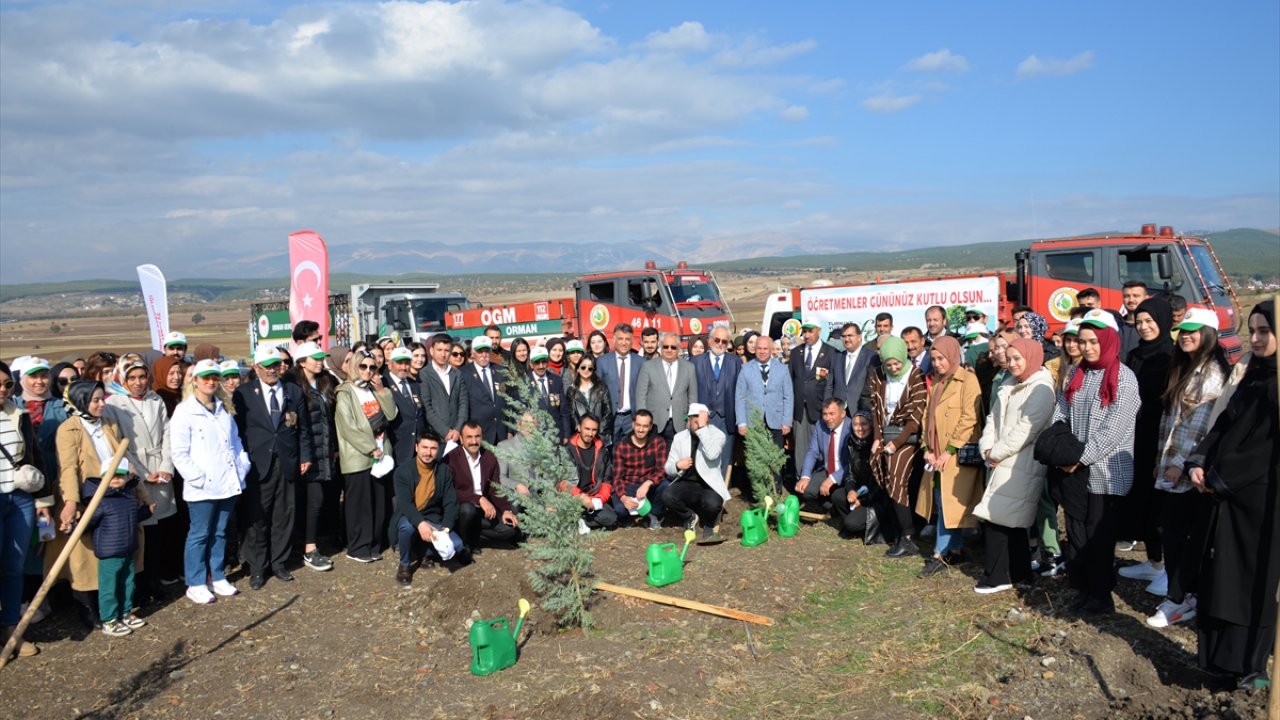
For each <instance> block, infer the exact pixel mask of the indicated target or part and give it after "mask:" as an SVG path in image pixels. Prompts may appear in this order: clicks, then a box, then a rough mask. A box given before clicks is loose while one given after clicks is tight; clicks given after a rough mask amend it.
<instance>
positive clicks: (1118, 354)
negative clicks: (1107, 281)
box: [0, 283, 1280, 686]
mask: <svg viewBox="0 0 1280 720" xmlns="http://www.w3.org/2000/svg"><path fill="white" fill-rule="evenodd" d="M1123 297H1124V305H1123V307H1122V308H1119V309H1117V310H1111V309H1107V308H1102V307H1100V306H1099V305H1100V302H1099V301H1100V294H1099V293H1098V292H1096V291H1089V290H1086V291H1082V292H1080V293H1079V294H1078V299H1079V307H1077V308H1076V309H1075V310H1074V311H1073V312H1072V319H1071V320H1070V322H1068V323H1067V324H1066V327H1065V328H1063V329H1062V330H1061V331H1060V332H1057V333H1051V332H1050V328H1049V323H1048V322H1047V321H1046V319H1045V318H1044V317H1042V316H1040V315H1039V314H1037V313H1035V312H1034V311H1033V310H1032V309H1031V308H1029V307H1019V308H1016V309H1015V310H1014V311H1013V313H1012V318H1011V321H1010V322H1008V323H1007V324H1006V323H994V324H989V320H988V318H986V317H985V315H984V314H983V313H982V312H981V311H980V310H978V309H976V308H973V309H970V310H969V312H968V313H967V314H966V318H965V324H964V325H963V326H962V327H959V328H949V327H948V324H947V313H946V311H945V309H944V308H941V307H932V308H929V309H928V311H927V312H926V313H925V327H924V328H918V327H906V328H903V329H902V330H901V331H895V328H894V319H893V317H892V316H891V315H889V314H888V313H882V314H881V315H879V316H877V317H876V319H875V322H874V335H873V336H872V333H871V332H867V335H868V336H869V337H866V338H864V337H863V329H862V327H861V326H860V325H858V324H857V323H847V324H845V325H843V326H842V327H840V328H838V329H836V330H834V331H832V332H831V334H830V336H829V337H828V338H826V339H824V338H823V337H822V328H821V327H820V326H818V325H817V324H815V323H811V322H805V323H803V324H802V325H801V332H800V335H799V336H798V337H794V338H792V337H788V336H785V335H784V336H782V337H780V338H776V339H774V338H770V337H767V336H762V335H759V334H757V333H755V332H751V331H744V332H742V333H740V334H738V335H736V336H735V335H734V334H733V333H732V332H731V331H730V328H729V327H728V326H727V325H722V324H717V325H716V326H715V327H713V328H712V330H711V331H710V333H709V334H708V335H706V336H700V337H695V338H692V339H683V340H682V338H681V337H679V336H678V335H676V334H673V333H660V332H658V331H657V330H655V329H653V328H643V329H640V330H638V331H637V329H634V328H632V327H630V326H628V325H618V326H616V327H614V328H612V331H611V332H610V333H605V332H601V331H594V332H592V333H591V334H590V335H588V336H587V337H586V338H585V340H580V339H575V338H555V339H551V340H549V341H547V342H545V343H530V342H528V341H527V340H525V339H523V338H503V337H502V333H501V330H500V328H498V327H496V326H490V327H489V328H487V329H486V330H485V331H484V333H483V334H482V335H479V336H477V337H475V338H473V339H471V340H469V341H465V342H464V341H459V340H458V339H456V338H453V337H450V336H448V335H445V334H440V335H436V336H434V337H431V338H430V339H429V340H428V341H427V342H426V343H422V344H420V343H417V342H409V343H407V344H402V343H400V342H399V341H398V339H397V338H394V337H384V338H379V339H378V340H377V341H376V342H373V343H364V342H359V343H356V344H355V345H354V346H352V347H350V348H346V347H338V348H331V349H329V350H328V351H326V350H325V349H323V348H322V347H321V345H320V344H319V343H320V341H321V333H320V329H319V327H318V326H317V325H316V324H315V323H311V322H302V323H299V324H298V325H297V326H296V327H295V328H294V333H293V342H292V343H291V344H289V345H287V346H281V347H271V346H269V345H268V344H265V343H263V344H260V345H259V346H258V348H257V349H256V350H255V352H254V354H253V358H252V362H251V364H250V363H244V364H241V363H239V362H236V361H234V360H228V359H226V358H224V357H222V356H221V354H220V352H219V351H218V348H216V347H212V346H209V345H202V346H196V347H195V348H194V349H193V351H192V352H188V350H189V348H188V344H187V340H186V338H185V336H183V334H182V333H178V332H173V333H170V334H169V336H168V337H167V338H166V341H165V344H164V350H163V352H162V353H160V352H155V351H148V352H145V353H125V354H124V355H120V356H117V355H115V354H113V353H111V352H106V351H102V352H97V353H94V354H92V355H91V356H89V357H88V358H86V359H83V360H82V359H79V358H75V359H72V360H70V361H68V362H62V363H58V364H55V365H51V364H50V363H49V362H48V361H46V360H44V359H42V358H39V357H33V356H23V357H20V358H16V359H15V360H13V361H12V362H11V363H9V364H3V363H0V448H3V450H4V453H3V457H0V533H2V534H0V539H2V540H3V557H2V558H0V559H2V569H3V575H2V576H0V626H2V627H4V628H5V633H6V635H7V633H8V632H10V631H11V629H12V627H13V626H14V625H15V624H16V622H17V620H18V618H19V616H20V612H21V609H22V608H23V607H24V602H26V601H30V600H31V599H32V596H33V595H34V588H35V587H36V586H38V585H39V583H40V581H41V578H42V576H43V575H44V574H45V573H46V572H47V571H48V570H49V569H50V566H51V565H52V562H53V559H54V558H56V557H57V556H58V554H59V551H60V550H61V548H62V547H63V546H64V545H65V544H66V543H67V542H68V540H69V534H70V533H71V532H72V529H73V528H74V527H76V525H77V523H87V528H86V532H84V533H83V534H82V535H81V536H80V538H79V540H78V543H77V545H76V547H75V548H74V549H73V551H72V552H71V555H70V561H69V562H68V563H67V564H66V566H65V568H64V569H63V571H62V572H63V574H64V575H65V576H66V579H67V580H69V587H70V591H71V597H72V598H74V601H75V602H74V606H75V607H77V608H78V609H79V611H80V614H81V617H82V619H83V621H84V623H85V624H86V625H87V626H89V627H93V628H101V630H102V631H103V632H105V633H107V634H109V635H113V636H124V635H128V634H130V633H131V632H134V631H136V630H138V629H139V628H141V627H143V626H145V624H146V620H145V619H144V618H142V617H139V615H138V613H137V612H136V609H137V608H138V607H139V606H140V605H141V604H142V602H143V601H144V600H145V599H146V598H147V597H149V596H152V595H154V594H156V593H158V592H161V591H162V589H163V588H164V587H165V586H176V585H178V584H179V583H181V584H183V585H184V586H185V588H186V591H185V592H186V597H187V598H188V599H189V600H190V601H191V602H193V603H195V604H208V603H212V602H215V601H216V600H217V598H218V597H225V596H231V595H235V594H236V593H238V592H239V588H237V587H236V585H235V584H234V583H233V582H231V580H230V579H229V578H228V576H227V570H228V568H230V567H234V566H236V565H242V566H243V568H244V570H245V574H246V575H247V577H248V579H249V582H248V585H249V587H250V588H252V589H254V590H257V589H260V588H262V587H263V586H264V585H265V584H266V583H267V581H268V578H269V577H271V578H274V579H275V580H276V581H280V582H290V581H292V580H293V579H294V578H293V575H292V570H293V569H296V568H297V567H298V562H297V560H296V558H297V557H298V556H299V555H300V559H301V565H302V566H304V567H306V568H309V569H311V570H314V571H318V572H325V571H330V570H332V569H333V568H334V567H335V564H334V562H333V558H332V557H331V556H330V555H326V554H325V553H324V552H322V550H321V548H322V546H323V547H326V548H327V549H329V550H330V551H342V552H344V553H345V558H346V559H347V560H349V561H353V562H358V563H371V562H376V561H379V560H381V559H382V558H383V557H384V555H386V554H387V550H389V549H390V548H392V547H395V548H396V549H397V552H396V553H395V554H396V556H397V558H398V562H397V564H396V568H395V581H396V582H397V583H399V584H401V585H410V584H411V583H412V581H413V575H414V570H415V569H416V568H417V567H418V566H419V564H420V563H421V562H427V561H431V562H442V563H446V564H448V565H449V566H450V567H457V566H462V565H466V564H469V563H472V562H474V561H475V555H477V554H479V553H480V552H481V551H482V548H484V547H488V546H494V545H498V546H510V545H513V544H516V543H519V542H520V541H521V539H522V532H521V528H520V510H521V507H522V506H523V504H525V503H529V502H532V501H534V498H533V495H534V494H535V491H534V490H533V489H532V488H531V478H530V474H529V473H530V470H529V468H528V467H525V466H524V464H523V463H521V462H518V461H513V458H519V457H521V448H522V447H523V445H524V443H525V442H526V441H527V438H528V437H529V436H530V435H531V434H532V433H534V432H538V428H539V423H538V421H537V419H536V418H535V413H534V411H533V408H536V409H537V410H539V411H541V412H543V413H546V417H549V418H550V419H551V420H550V432H553V433H555V434H556V435H557V439H558V440H559V441H560V442H561V443H562V444H563V447H564V448H565V451H566V454H567V456H568V458H569V459H570V460H571V462H572V465H573V467H574V468H575V469H576V476H575V477H568V478H563V479H561V480H562V481H563V482H562V483H561V484H560V487H559V489H560V490H561V491H564V492H568V493H570V494H571V495H573V496H574V497H575V498H576V499H577V500H578V501H579V502H580V503H581V504H582V516H581V521H580V523H579V529H580V531H581V532H591V531H593V530H602V529H611V528H617V527H622V526H633V525H634V526H639V527H647V528H658V527H661V526H662V525H663V524H664V523H666V524H670V525H678V526H683V527H685V528H688V529H695V530H697V531H698V536H699V541H700V542H703V543H707V544H714V543H718V542H721V541H722V540H723V539H724V538H723V536H722V535H721V524H722V517H723V514H724V505H725V502H726V501H727V500H728V499H729V498H730V480H731V479H736V480H740V481H741V480H743V479H744V476H745V472H743V471H742V454H743V453H742V447H743V444H744V443H742V442H741V438H743V437H744V436H745V435H746V434H747V433H748V431H749V430H750V429H751V428H750V426H751V424H752V423H753V422H758V423H761V424H762V427H761V428H758V429H756V432H763V433H765V434H766V435H767V436H768V437H771V438H772V440H773V442H775V443H776V444H777V445H778V446H779V447H781V448H784V449H785V450H786V451H787V452H788V453H789V460H788V463H787V465H786V466H785V467H784V469H783V471H782V472H780V473H779V474H778V476H777V477H776V478H775V488H776V489H777V490H778V491H779V492H789V493H793V494H795V495H797V496H799V498H800V499H801V500H802V501H803V503H804V504H805V505H807V506H808V507H809V508H810V509H811V510H814V511H817V512H829V513H830V515H831V522H832V523H833V525H834V526H835V527H836V528H837V530H838V531H839V533H840V535H841V536H842V537H846V538H861V539H862V540H863V541H864V542H866V543H868V544H873V543H884V544H885V545H887V546H888V547H887V549H886V551H885V553H884V554H885V555H886V557H887V558H889V559H890V561H896V560H901V559H904V558H911V557H915V558H921V559H922V560H923V565H922V567H921V569H920V571H919V576H920V577H921V578H930V577H935V576H938V575H941V574H944V573H947V572H948V571H949V570H950V569H951V568H952V567H954V566H955V565H957V563H961V562H964V561H965V560H966V553H967V548H966V545H967V544H973V543H976V542H981V544H982V545H983V550H984V551H983V552H982V569H981V573H980V577H979V579H978V581H977V584H976V585H975V586H974V590H975V591H976V592H978V593H984V594H990V593H999V592H1005V591H1010V590H1014V589H1016V588H1019V587H1025V586H1027V585H1028V584H1030V583H1031V582H1033V581H1035V580H1036V579H1037V578H1040V577H1053V576H1058V575H1065V576H1066V577H1067V578H1068V581H1069V583H1070V585H1071V586H1072V587H1073V588H1074V589H1075V590H1076V591H1077V592H1078V594H1077V597H1076V599H1075V600H1074V602H1073V603H1072V605H1071V606H1070V607H1069V610H1070V611H1071V612H1075V613H1079V614H1082V615H1086V616H1087V615H1101V614H1106V613H1110V612H1112V611H1113V610H1114V601H1113V595H1112V591H1113V588H1114V587H1115V584H1116V582H1117V577H1120V578H1122V579H1136V580H1140V581H1143V582H1145V583H1147V584H1146V585H1145V588H1146V589H1147V590H1148V591H1149V592H1151V593H1152V594H1153V595H1154V596H1156V597H1157V598H1159V600H1158V601H1157V600H1153V601H1152V613H1151V615H1150V617H1149V618H1148V620H1147V622H1148V623H1149V624H1150V625H1152V626H1154V627H1166V626H1168V625H1171V624H1175V623H1179V622H1185V621H1188V620H1191V619H1192V618H1195V619H1196V620H1197V627H1198V631H1199V638H1200V644H1199V653H1200V660H1201V663H1202V665H1203V666H1204V667H1205V668H1207V669H1211V670H1215V671H1218V672H1222V673H1225V674H1230V675H1232V676H1234V677H1235V678H1237V679H1238V680H1239V682H1240V684H1241V685H1242V686H1252V685H1254V684H1257V683H1260V682H1265V681H1266V660H1267V657H1268V654H1269V652H1270V649H1271V645H1272V641H1273V637H1274V632H1275V628H1274V619H1275V617H1276V592H1275V590H1276V586H1277V581H1278V580H1280V554H1277V553H1276V552H1274V550H1275V546H1276V543H1277V538H1276V532H1275V526H1274V519H1275V515H1276V512H1275V511H1276V509H1277V508H1276V504H1277V477H1276V473H1277V464H1280V463H1278V459H1280V456H1278V455H1277V432H1278V421H1277V395H1276V356H1275V352H1276V339H1275V334H1274V327H1275V315H1274V307H1273V305H1272V304H1271V303H1270V302H1266V303H1262V304H1259V305H1258V306H1257V307H1255V308H1253V309H1252V311H1251V312H1250V314H1249V316H1248V320H1247V324H1248V339H1249V352H1247V353H1246V354H1244V356H1243V357H1241V358H1240V359H1239V360H1238V361H1236V362H1235V363H1234V364H1231V363H1228V361H1227V358H1226V357H1225V355H1224V353H1223V350H1222V348H1221V346H1220V344H1219V342H1218V330H1219V327H1218V316H1217V315H1216V314H1215V313H1214V312H1213V311H1211V310H1205V309H1201V308H1191V309H1187V305H1186V302H1185V301H1181V299H1180V298H1177V296H1171V297H1170V298H1165V297H1156V296H1152V295H1149V293H1148V291H1147V288H1146V287H1145V286H1142V285H1141V283H1129V284H1128V285H1126V287H1125V289H1124V293H1123ZM637 335H638V336H639V337H636V336H637ZM513 383H518V384H521V385H523V387H524V391H523V392H522V393H521V394H522V395H524V396H527V397H528V398H531V400H530V401H529V403H528V404H529V406H530V410H529V411H528V412H526V413H524V414H523V415H519V414H518V413H513V412H510V408H511V407H513V399H512V398H513V396H514V395H515V393H514V388H513V386H512V384H513ZM126 439H127V440H128V444H127V448H126V449H125V451H124V453H123V460H122V461H121V462H120V463H119V464H118V466H117V468H116V470H115V472H114V473H112V474H110V477H105V478H104V477H103V475H105V474H107V473H106V472H105V471H106V470H107V469H108V468H109V466H110V465H111V464H112V459H113V456H115V455H116V450H117V449H118V448H119V446H120V442H121V441H122V440H126ZM735 466H736V467H738V468H739V471H738V472H737V473H735V472H734V471H733V468H734V467H735ZM104 482H105V483H106V484H107V489H106V490H105V491H103V492H102V493H100V494H101V495H102V500H101V504H99V505H98V508H97V511H96V512H95V513H94V514H93V515H92V516H91V517H85V516H84V515H85V513H84V511H85V509H86V506H87V504H88V503H89V501H90V498H92V497H93V496H94V494H95V492H96V491H98V490H99V488H100V486H101V484H102V483H104ZM735 484H740V485H741V487H742V493H743V494H744V495H746V496H748V498H749V497H750V494H751V487H750V485H749V484H748V483H746V482H740V483H735ZM1060 510H1061V515H1062V516H1063V517H1065V528H1060V527H1059V516H1060V512H1059V511H1060ZM298 516H300V517H298ZM139 528H141V529H140V530H139ZM1063 530H1065V536H1064V537H1060V533H1061V532H1062V531H1063ZM979 537H980V538H981V539H980V540H979ZM1139 541H1140V542H1141V543H1143V549H1144V551H1145V556H1146V560H1145V561H1144V562H1141V563H1138V564H1135V565H1126V566H1124V567H1121V568H1119V571H1118V572H1117V569H1116V549H1117V545H1118V544H1119V545H1120V546H1121V547H1127V548H1133V547H1135V543H1136V542H1139ZM926 547H927V549H925V548H926ZM295 548H297V549H298V550H300V552H295ZM45 612H46V609H45V608H40V609H39V610H38V611H37V615H40V614H43V613H45ZM19 651H20V653H21V654H23V655H29V654H34V653H35V652H36V651H37V649H36V648H35V647H34V645H31V644H30V643H25V642H24V643H22V644H21V645H20V647H19Z"/></svg>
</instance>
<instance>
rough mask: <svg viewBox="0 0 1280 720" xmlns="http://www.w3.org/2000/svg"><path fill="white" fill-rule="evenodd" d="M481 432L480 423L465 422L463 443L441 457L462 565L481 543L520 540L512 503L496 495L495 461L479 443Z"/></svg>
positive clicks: (496, 472)
mask: <svg viewBox="0 0 1280 720" xmlns="http://www.w3.org/2000/svg"><path fill="white" fill-rule="evenodd" d="M483 433H484V429H483V428H481V427H480V423H477V422H472V421H470V420H468V421H467V422H465V423H463V424H462V441H461V442H460V443H459V445H458V447H456V448H454V449H452V450H450V451H449V454H447V455H445V456H444V463H445V465H448V466H449V472H450V473H451V474H452V475H453V484H454V488H455V489H456V491H457V493H458V526H457V528H456V529H457V531H458V535H459V536H460V537H461V538H462V544H463V545H465V546H466V550H464V551H462V553H461V557H460V558H459V559H460V560H461V561H462V563H463V564H466V563H467V562H469V560H470V554H471V553H475V552H479V550H480V542H481V541H482V540H483V541H485V542H487V543H491V544H493V543H516V542H519V539H520V530H519V526H520V522H519V520H517V519H516V514H515V512H514V511H513V510H512V509H511V503H509V502H507V500H506V499H505V498H503V497H502V496H501V495H499V494H498V489H499V487H500V486H501V482H500V480H499V478H498V458H497V457H496V456H494V454H493V453H492V452H489V451H488V450H486V449H485V447H484V445H482V444H481V442H480V437H481V435H483Z"/></svg>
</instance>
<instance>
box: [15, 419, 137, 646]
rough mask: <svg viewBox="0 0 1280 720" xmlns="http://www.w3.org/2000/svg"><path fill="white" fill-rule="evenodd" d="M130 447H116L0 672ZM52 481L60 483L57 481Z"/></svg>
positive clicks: (20, 625) (126, 441) (17, 630)
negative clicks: (96, 488)
mask: <svg viewBox="0 0 1280 720" xmlns="http://www.w3.org/2000/svg"><path fill="white" fill-rule="evenodd" d="M128 447H129V439H128V438H125V439H123V440H121V441H120V444H119V445H118V446H117V447H116V454H115V455H114V456H112V458H111V462H110V463H108V464H107V467H106V468H104V470H103V473H102V482H101V483H99V484H98V491H97V492H95V493H94V494H93V499H92V500H90V501H89V505H88V506H87V507H86V508H85V509H84V512H82V513H80V522H77V523H76V526H75V527H74V528H72V529H71V537H69V538H67V544H66V545H64V546H63V548H62V552H61V553H60V554H59V555H58V559H57V560H55V561H54V562H53V567H52V568H50V569H49V572H47V573H45V576H44V582H43V583H41V584H40V590H38V591H37V592H36V596H35V597H34V598H32V600H31V604H30V605H28V606H27V613H26V614H25V615H23V616H22V620H20V621H19V622H18V625H17V627H15V628H14V629H13V635H11V636H9V642H7V643H5V644H4V650H2V651H0V670H3V669H4V667H5V666H6V665H8V663H9V658H10V657H11V656H12V655H13V654H14V653H15V652H17V649H18V644H19V643H21V642H22V635H23V633H25V632H26V631H27V626H28V625H30V624H31V618H32V617H33V616H34V615H35V614H36V611H37V610H39V609H40V604H41V603H43V602H44V597H45V595H48V594H49V588H51V587H53V584H54V583H55V582H57V580H58V573H60V572H62V566H64V565H66V564H67V558H69V557H71V551H72V550H73V549H74V548H75V546H76V543H78V542H80V536H81V535H84V531H85V530H86V529H88V527H89V518H91V517H93V513H94V511H95V510H97V509H98V505H99V504H101V503H102V496H103V495H105V494H106V493H107V486H108V485H110V484H111V483H110V482H109V481H110V480H111V478H112V477H114V476H115V474H116V467H118V466H119V465H120V459H121V458H123V457H124V451H125V449H126V448H128ZM52 481H55V482H56V479H53V480H52ZM55 492H56V491H55ZM54 519H55V520H57V518H54Z"/></svg>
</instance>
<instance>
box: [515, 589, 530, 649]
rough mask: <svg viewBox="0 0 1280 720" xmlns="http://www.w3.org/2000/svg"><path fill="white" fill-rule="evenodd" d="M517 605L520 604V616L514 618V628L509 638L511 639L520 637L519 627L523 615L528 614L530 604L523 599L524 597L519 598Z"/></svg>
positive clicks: (522, 623)
mask: <svg viewBox="0 0 1280 720" xmlns="http://www.w3.org/2000/svg"><path fill="white" fill-rule="evenodd" d="M518 605H519V606H520V617H519V619H517V620H516V629H515V630H514V631H512V633H511V638H512V639H513V640H519V639H520V628H521V626H523V625H524V616H525V615H528V614H529V607H530V606H529V601H528V600H525V599H524V598H520V602H519V603H518Z"/></svg>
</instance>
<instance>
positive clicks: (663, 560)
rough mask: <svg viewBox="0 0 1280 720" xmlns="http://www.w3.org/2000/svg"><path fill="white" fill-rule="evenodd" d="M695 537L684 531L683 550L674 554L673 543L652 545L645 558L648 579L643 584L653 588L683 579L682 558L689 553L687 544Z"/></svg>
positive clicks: (674, 546)
mask: <svg viewBox="0 0 1280 720" xmlns="http://www.w3.org/2000/svg"><path fill="white" fill-rule="evenodd" d="M694 537H696V535H695V533H694V532H693V531H692V530H685V531H684V549H683V550H681V551H680V552H679V553H677V552H676V544H675V543H654V544H652V545H650V546H649V550H648V552H647V553H646V555H645V557H646V559H647V560H648V561H649V577H647V578H645V582H647V583H649V584H650V585H652V586H654V587H662V586H663V585H670V584H671V583H674V582H680V581H681V580H683V579H684V556H685V553H687V552H689V543H691V542H693V538H694Z"/></svg>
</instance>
